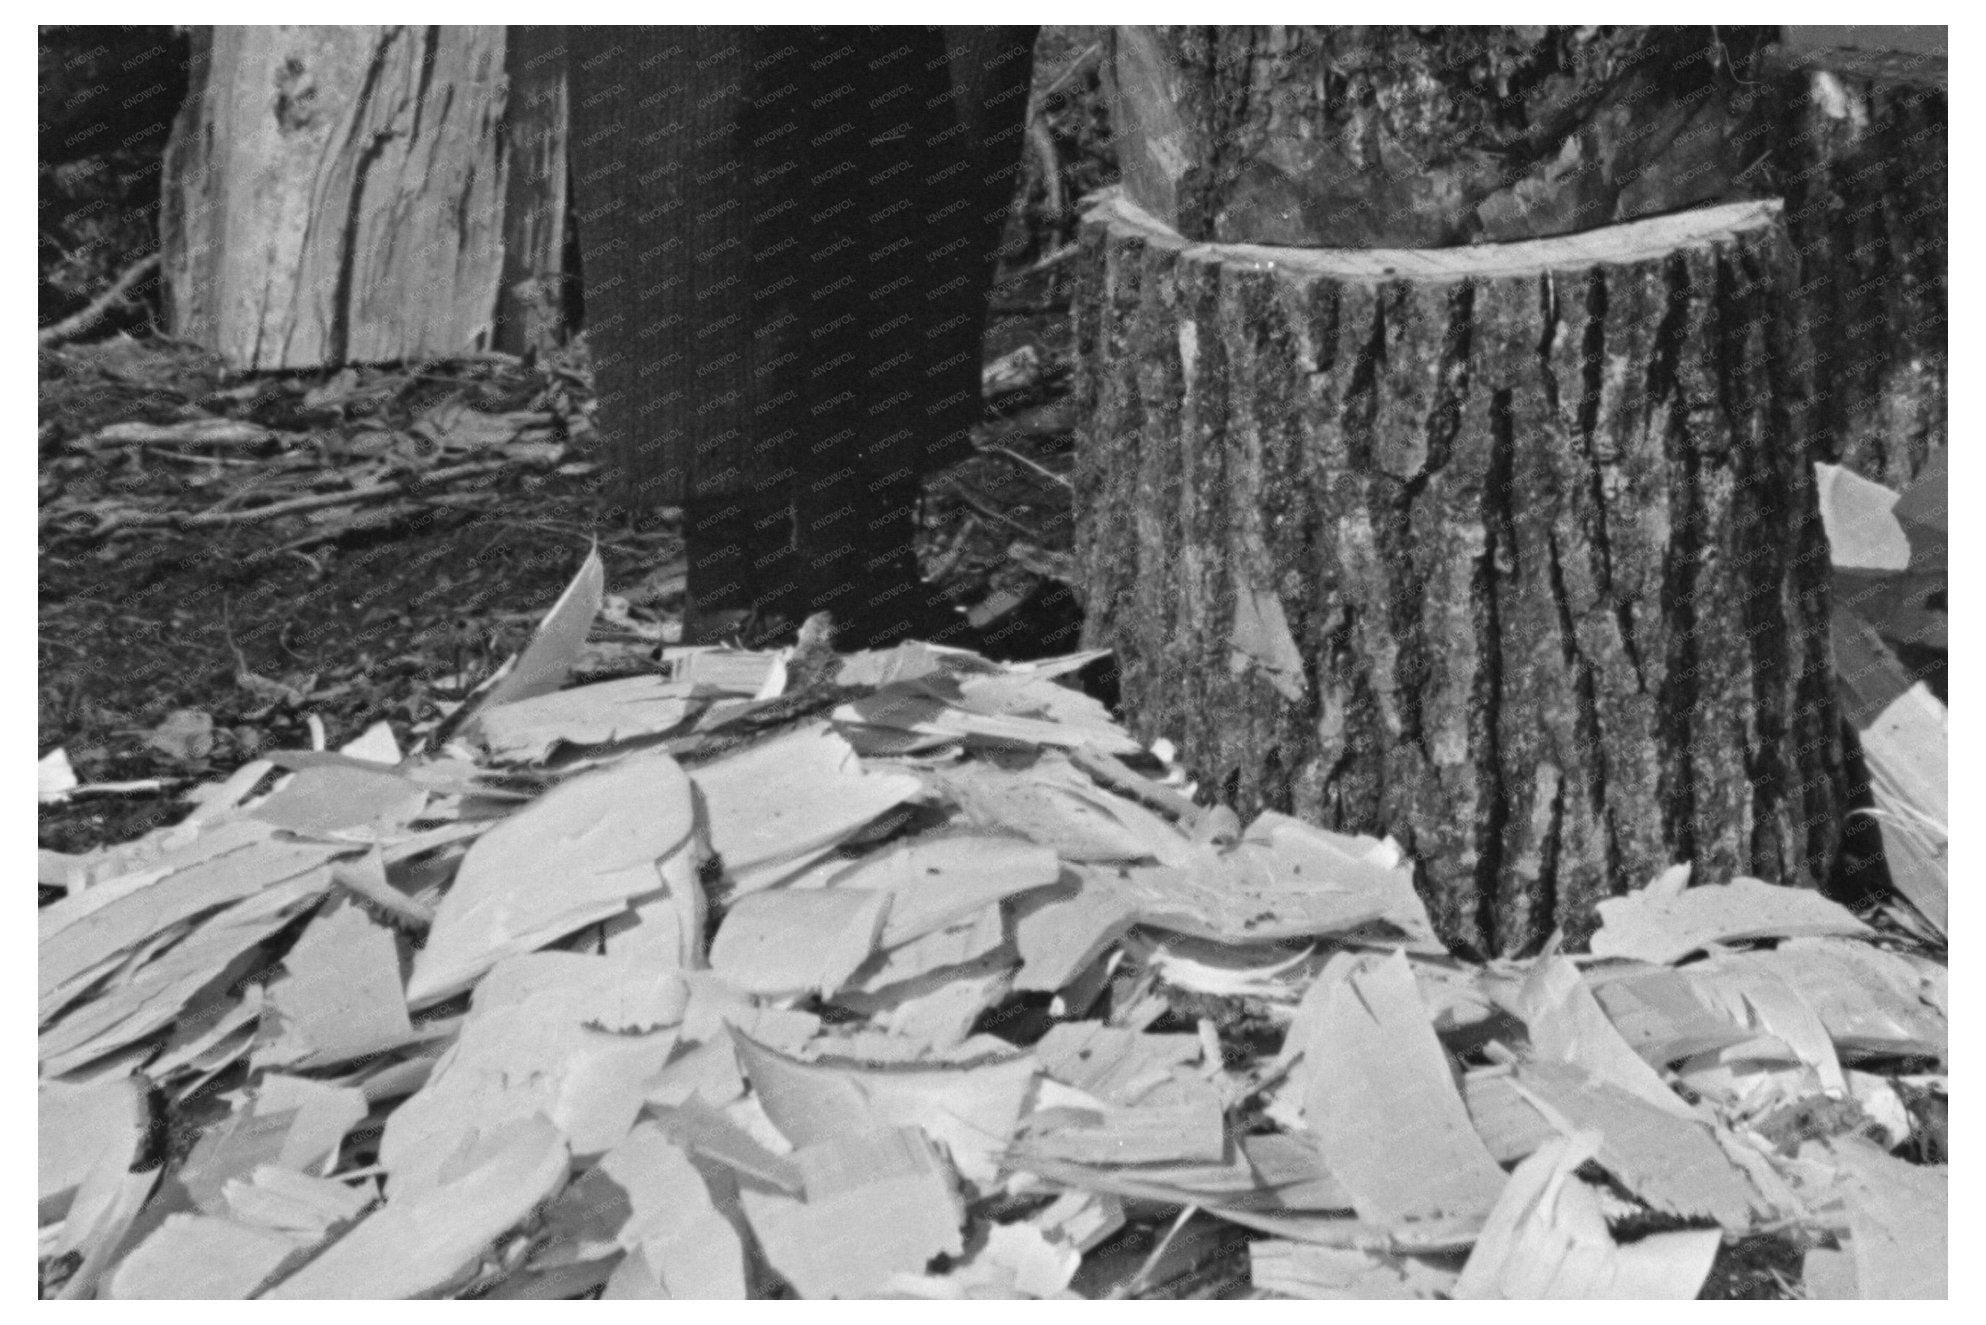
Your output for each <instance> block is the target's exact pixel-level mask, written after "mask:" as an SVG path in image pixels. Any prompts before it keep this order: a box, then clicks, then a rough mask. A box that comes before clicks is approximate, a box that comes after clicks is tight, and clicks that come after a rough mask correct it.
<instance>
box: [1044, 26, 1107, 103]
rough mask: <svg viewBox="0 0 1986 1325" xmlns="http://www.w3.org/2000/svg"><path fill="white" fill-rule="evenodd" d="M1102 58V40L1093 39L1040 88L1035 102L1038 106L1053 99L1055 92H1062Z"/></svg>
mask: <svg viewBox="0 0 1986 1325" xmlns="http://www.w3.org/2000/svg"><path fill="white" fill-rule="evenodd" d="M1102 59H1103V43H1102V42H1100V41H1093V42H1091V43H1090V44H1089V45H1087V46H1085V47H1083V49H1082V50H1081V51H1079V52H1077V54H1076V58H1075V59H1073V60H1071V61H1069V67H1068V68H1066V69H1064V70H1063V71H1062V72H1061V73H1059V74H1057V75H1056V76H1055V81H1054V82H1052V83H1050V84H1049V85H1048V86H1047V87H1045V88H1043V89H1041V95H1039V96H1037V97H1036V98H1035V99H1034V100H1035V104H1036V105H1037V106H1039V105H1041V104H1043V103H1045V102H1047V101H1049V100H1051V99H1053V98H1054V97H1055V96H1056V94H1058V93H1060V92H1062V91H1063V90H1064V89H1066V88H1067V87H1068V86H1069V85H1070V84H1071V83H1073V82H1075V81H1076V80H1077V79H1078V78H1081V77H1082V76H1083V75H1084V74H1086V73H1088V72H1089V71H1090V68H1091V66H1093V65H1095V64H1097V63H1099V62H1100V61H1101V60H1102Z"/></svg>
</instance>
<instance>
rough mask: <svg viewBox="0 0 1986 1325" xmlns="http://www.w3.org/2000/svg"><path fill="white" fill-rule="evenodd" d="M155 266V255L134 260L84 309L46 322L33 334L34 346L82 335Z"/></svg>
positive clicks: (157, 257)
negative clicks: (58, 320)
mask: <svg viewBox="0 0 1986 1325" xmlns="http://www.w3.org/2000/svg"><path fill="white" fill-rule="evenodd" d="M158 266H159V255H158V254H156V253H148V254H146V255H145V256H144V257H142V258H140V259H138V260H137V261H136V262H134V263H132V264H131V265H130V266H129V267H127V268H125V271H124V274H123V275H122V276H119V277H118V278H117V279H116V280H114V281H112V282H111V283H110V288H109V289H108V290H105V291H104V292H103V293H102V294H100V295H98V296H97V297H96V298H94V299H92V300H90V302H89V304H88V305H87V306H86V307H84V308H82V309H79V310H78V311H76V312H74V313H71V314H70V315H69V316H68V317H65V318H63V319H62V320H61V321H60V322H52V323H50V324H49V325H48V326H45V327H43V328H42V329H41V330H40V331H38V332H36V333H35V343H36V344H37V345H40V346H44V347H45V346H49V345H60V344H61V343H62V342H63V341H65V340H74V339H75V338H76V337H78V336H80V335H82V334H83V333H84V332H86V331H88V330H89V329H90V328H91V327H94V326H95V325H96V324H97V323H99V322H101V321H103V320H104V318H105V317H106V316H107V315H108V314H109V313H110V310H111V309H112V308H114V307H116V306H117V305H118V304H121V303H123V302H124V297H125V296H126V295H128V294H129V293H130V292H131V287H132V286H134V285H136V284H138V282H140V281H142V280H144V279H145V277H147V276H149V275H151V274H152V273H153V272H155V271H157V270H158Z"/></svg>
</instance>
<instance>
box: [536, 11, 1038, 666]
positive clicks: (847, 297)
mask: <svg viewBox="0 0 1986 1325" xmlns="http://www.w3.org/2000/svg"><path fill="white" fill-rule="evenodd" d="M1033 35H1034V33H1033V29H1031V28H958V29H946V30H940V29H936V28H879V29H857V28H822V29H812V28H699V29H689V28H605V29H575V30H573V31H572V33H571V35H570V37H569V44H570V47H571V53H570V58H571V61H572V64H571V68H572V69H573V71H574V79H575V82H574V88H575V93H574V98H573V103H572V114H573V137H572V148H573V166H574V181H575V192H576V195H577V197H576V202H577V211H578V216H579V229H580V242H581V247H582V251H583V258H584V263H583V265H584V270H585V277H586V309H587V323H588V326H587V336H588V343H589V346H590V348H591V350H592V355H593V364H594V370H595V377H596V384H597V386H598V388H599V392H600V406H601V423H602V428H603V431H604V433H605V434H606V437H607V439H608V444H609V447H610V449H611V454H612V457H613V459H614V461H615V467H616V469H617V470H618V472H619V474H620V476H621V478H622V480H623V483H622V489H623V495H624V498H625V500H626V501H628V502H629V503H631V504H632V505H634V506H635V507H637V508H646V507H653V506H657V505H662V504H674V503H676V502H681V503H682V504H683V505H684V508H685V538H686V540H687V542H688V544H689V561H690V566H689V592H690V597H691V600H692V619H691V620H690V621H689V623H688V625H687V626H686V629H688V630H689V631H690V633H691V634H693V635H709V634H713V633H718V632H721V630H722V629H724V628H725V627H726V626H728V625H742V624H745V623H746V622H756V623H757V624H758V625H759V626H760V627H761V628H763V629H764V630H765V633H767V634H773V633H777V631H778V628H779V626H780V625H781V624H783V625H784V626H785V627H787V628H790V627H791V626H793V625H795V624H797V623H798V621H799V620H800V619H801V618H802V617H803V616H805V615H806V614H808V613H810V612H812V611H815V610H818V609H821V608H829V609H832V610H834V611H835V613H836V615H837V616H838V617H839V618H841V619H842V621H843V622H844V625H845V626H848V625H851V624H852V625H853V628H852V629H845V630H844V634H843V638H844V640H848V641H851V642H853V641H861V640H875V639H882V638H888V637H890V636H891V635H901V634H902V633H903V631H905V630H911V631H914V632H916V633H920V634H928V633H930V631H931V629H933V628H934V625H935V624H941V623H942V619H940V621H939V622H936V623H934V622H933V620H932V619H931V618H929V617H928V616H926V615H921V614H920V613H919V612H918V611H916V610H915V606H914V605H915V600H916V599H917V597H918V586H917V572H916V562H915V559H914V557H913V555H912V551H911V535H912V522H911V517H912V511H913V508H914V505H915V503H916V500H917V497H918V493H919V480H920V479H921V477H922V476H923V475H924V474H925V473H927V472H929V471H930V470H932V469H934V468H936V467H938V466H940V465H943V464H945V463H949V462H950V461H952V460H956V459H958V458H960V457H962V456H963V455H965V454H967V453H968V447H969V430H970V428H971V426H972V425H973V424H974V423H975V422H977V421H978V418H979V414H980V405H981V401H980V390H979V372H980V354H979V345H980V335H981V330H982V326H983V323H984V320H985V314H986V299H987V290H988V285H989V281H990V276H991V263H992V256H993V250H994V247H995V245H996V244H997V242H998V237H999V229H1000V222H1001V221H1002V220H1003V219H1004V217H1005V214H1006V211H1007V208H1008V205H1009V203H1010V201H1011V199H1012V195H1013V182H1014V173H1015V171H1016V169H1017V168H1018V165H1019V162H1020V145H1021V130H1022V125H1023V121H1024V116H1025V112H1026V106H1027V90H1028V74H1029V56H1030V53H1031V51H1032V43H1033ZM851 618H853V619H854V621H853V622H851Z"/></svg>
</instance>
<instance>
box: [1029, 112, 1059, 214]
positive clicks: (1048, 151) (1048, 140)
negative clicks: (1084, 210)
mask: <svg viewBox="0 0 1986 1325" xmlns="http://www.w3.org/2000/svg"><path fill="white" fill-rule="evenodd" d="M1027 141H1028V146H1029V147H1031V148H1033V149H1034V155H1035V157H1036V159H1037V160H1038V161H1039V162H1040V165H1041V188H1042V192H1043V193H1044V194H1045V195H1046V196H1045V197H1044V198H1043V200H1042V206H1043V207H1044V208H1045V209H1046V210H1047V212H1048V215H1049V216H1050V217H1051V218H1052V219H1053V220H1054V223H1055V229H1056V231H1057V232H1058V233H1060V231H1061V229H1062V227H1063V226H1065V225H1067V224H1068V221H1069V198H1068V195H1067V194H1066V193H1065V192H1064V191H1063V188H1062V159H1061V158H1060V157H1058V156H1057V155H1056V154H1055V137H1054V135H1053V134H1051V133H1049V132H1048V121H1047V120H1046V119H1045V118H1043V117H1042V116H1041V115H1039V114H1036V115H1030V116H1029V117H1028V122H1027Z"/></svg>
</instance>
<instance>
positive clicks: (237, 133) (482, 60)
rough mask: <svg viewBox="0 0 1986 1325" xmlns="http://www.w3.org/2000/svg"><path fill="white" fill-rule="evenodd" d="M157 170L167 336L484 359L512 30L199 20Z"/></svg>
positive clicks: (217, 347) (263, 356)
mask: <svg viewBox="0 0 1986 1325" xmlns="http://www.w3.org/2000/svg"><path fill="white" fill-rule="evenodd" d="M193 39H194V50H193V67H192V73H191V84H190V87H189V90H188V95H187V100H186V104H185V106H184V108H183V109H182V110H181V112H180V116H179V120H178V121H177V123H176V124H175V125H174V127H173V134H172V140H171V143H170V145H169V147H168V149H167V153H166V160H165V166H164V169H165V181H164V185H165V187H164V198H163V203H162V216H161V230H162V240H163V248H164V254H165V260H164V273H165V279H166V284H167V290H168V300H167V304H168V310H169V313H170V316H171V320H172V330H173V333H174V334H175V335H177V336H179V337H180V338H182V339H185V340H189V341H192V342H194V343H195V344H198V345H200V346H202V347H203V348H206V349H210V350H213V351H216V352H218V353H219V354H221V355H222V356H223V357H224V358H225V359H226V360H227V361H228V362H229V363H230V364H231V365H232V366H234V367H236V368H240V369H269V368H313V367H320V366H323V365H327V364H339V363H345V362H351V361H374V362H380V361H398V360H408V359H421V358H430V357H445V356H452V355H461V354H465V353H470V352H475V351H479V350H483V349H486V348H488V346H489V341H490V334H491V326H492V321H493V319H494V317H495V313H496V296H497V283H498V278H499V272H500V270H501V268H502V233H503V201H504V195H505V190H504V170H503V159H502V155H501V152H500V134H499V126H500V124H501V120H502V116H503V109H504V30H503V28H501V27H494V26H482V27H476V26H469V27H361V26H349V27H332V26H310V27H241V26H220V27H215V28H212V29H195V30H194V34H193Z"/></svg>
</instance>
